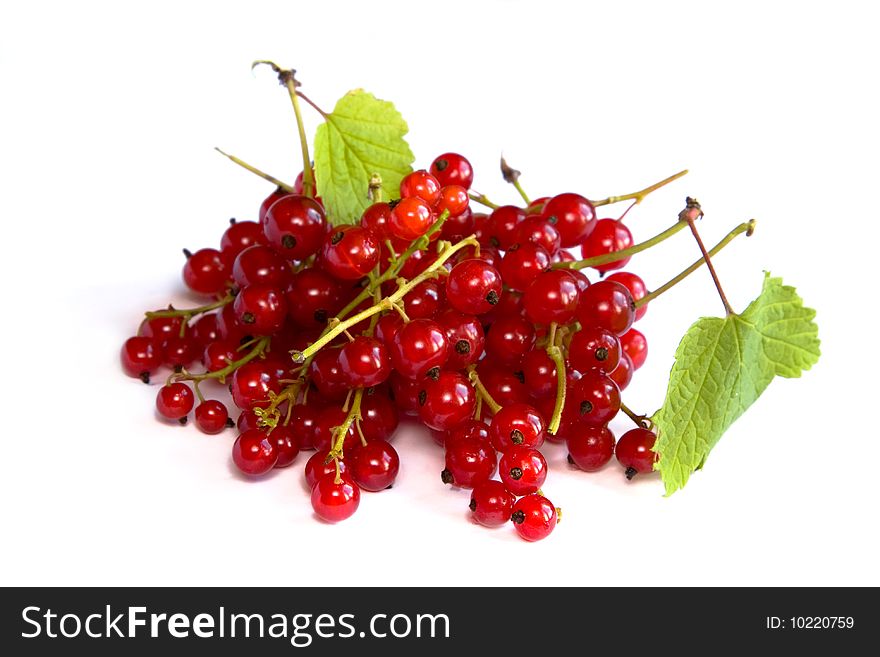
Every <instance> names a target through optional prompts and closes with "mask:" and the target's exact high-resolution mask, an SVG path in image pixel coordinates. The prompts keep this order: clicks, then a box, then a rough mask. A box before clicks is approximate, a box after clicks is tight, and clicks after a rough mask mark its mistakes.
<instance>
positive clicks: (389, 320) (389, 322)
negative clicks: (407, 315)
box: [374, 312, 403, 349]
mask: <svg viewBox="0 0 880 657" xmlns="http://www.w3.org/2000/svg"><path fill="white" fill-rule="evenodd" d="M401 328H403V318H402V317H401V316H400V313H397V312H390V313H386V314H384V315H382V316H381V317H380V318H379V321H378V322H376V329H375V331H374V334H375V336H376V339H377V340H381V341H382V343H383V344H384V345H385V346H386V347H388V348H389V349H390V348H391V345H392V344H393V343H394V336H396V335H397V332H398V331H400V329H401Z"/></svg>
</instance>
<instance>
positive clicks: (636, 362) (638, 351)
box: [620, 309, 648, 370]
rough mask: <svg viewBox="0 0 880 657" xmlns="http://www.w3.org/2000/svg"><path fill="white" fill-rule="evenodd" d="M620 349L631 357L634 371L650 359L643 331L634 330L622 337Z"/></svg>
mask: <svg viewBox="0 0 880 657" xmlns="http://www.w3.org/2000/svg"><path fill="white" fill-rule="evenodd" d="M640 310H641V309H640ZM636 315H637V316H638V313H636ZM620 348H621V349H623V351H624V352H625V353H626V355H627V356H629V357H630V360H631V361H632V366H633V369H634V370H637V369H639V368H640V367H641V366H642V365H644V364H645V360H646V359H647V358H648V340H647V339H646V338H645V336H644V334H643V333H642V332H641V331H638V330H636V329H634V328H631V329H630V330H629V331H627V332H626V333H624V334H623V335H621V336H620Z"/></svg>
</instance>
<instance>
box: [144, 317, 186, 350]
mask: <svg viewBox="0 0 880 657" xmlns="http://www.w3.org/2000/svg"><path fill="white" fill-rule="evenodd" d="M182 325H183V318H181V317H161V316H160V317H153V318H152V319H144V321H142V322H141V325H140V327H138V336H140V337H144V338H153V340H154V341H155V343H156V345H162V344H163V343H164V342H165V341H166V340H168V339H169V338H173V337H175V336H177V335H180V327H181V326H182Z"/></svg>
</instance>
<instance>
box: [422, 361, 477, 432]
mask: <svg viewBox="0 0 880 657" xmlns="http://www.w3.org/2000/svg"><path fill="white" fill-rule="evenodd" d="M476 404H477V395H476V393H475V392H474V388H473V386H472V385H471V384H470V381H469V380H468V378H467V377H466V376H465V375H464V374H460V373H459V372H453V371H450V370H444V371H442V372H440V374H439V375H437V378H436V379H432V378H430V377H429V378H428V379H426V380H425V382H424V383H423V385H422V389H421V390H420V391H419V417H420V418H421V420H422V422H424V423H425V424H426V425H427V426H428V427H430V428H431V429H436V430H438V431H448V430H449V429H452V428H454V427H456V426H457V425H459V424H461V423H462V422H464V421H465V420H468V419H469V418H471V417H473V414H474V409H475V408H476Z"/></svg>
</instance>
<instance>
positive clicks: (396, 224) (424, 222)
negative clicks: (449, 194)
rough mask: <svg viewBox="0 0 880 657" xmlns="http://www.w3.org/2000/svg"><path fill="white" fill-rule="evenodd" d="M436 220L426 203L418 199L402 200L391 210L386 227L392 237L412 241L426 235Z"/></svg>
mask: <svg viewBox="0 0 880 657" xmlns="http://www.w3.org/2000/svg"><path fill="white" fill-rule="evenodd" d="M436 219H437V217H436V216H435V215H434V211H433V210H432V209H431V205H430V204H429V203H428V202H427V201H423V200H422V199H420V198H418V197H411V198H403V199H401V200H400V203H398V204H397V205H395V206H394V209H393V210H391V217H390V218H389V219H388V226H389V227H390V228H391V234H392V235H394V237H396V238H398V239H400V240H405V241H412V240H415V239H418V238H419V237H421V236H422V235H424V234H425V233H427V232H428V229H429V228H430V227H431V226H432V225H433V224H434V221H436Z"/></svg>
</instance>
